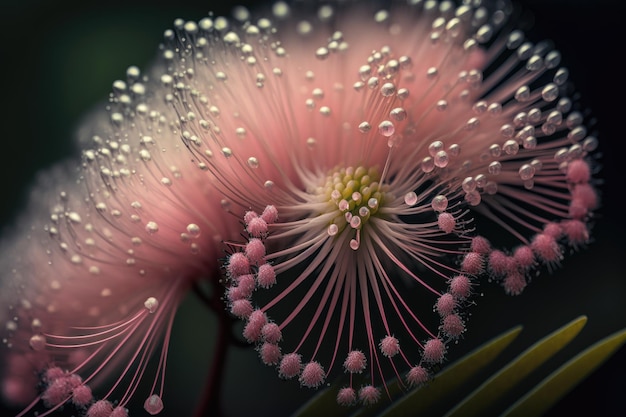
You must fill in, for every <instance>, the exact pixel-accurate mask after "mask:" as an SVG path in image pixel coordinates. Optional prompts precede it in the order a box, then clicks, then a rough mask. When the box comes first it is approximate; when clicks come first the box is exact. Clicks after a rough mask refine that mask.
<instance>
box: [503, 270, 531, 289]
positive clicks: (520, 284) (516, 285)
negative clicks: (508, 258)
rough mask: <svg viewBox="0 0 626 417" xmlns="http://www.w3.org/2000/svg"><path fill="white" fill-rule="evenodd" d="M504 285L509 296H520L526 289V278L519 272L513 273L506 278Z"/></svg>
mask: <svg viewBox="0 0 626 417" xmlns="http://www.w3.org/2000/svg"><path fill="white" fill-rule="evenodd" d="M502 285H503V286H504V291H505V292H506V293H507V294H509V295H520V294H521V293H522V291H524V288H526V278H525V277H524V275H523V274H522V273H520V272H519V271H513V272H511V273H510V274H509V275H507V276H506V278H505V279H504V282H503V283H502Z"/></svg>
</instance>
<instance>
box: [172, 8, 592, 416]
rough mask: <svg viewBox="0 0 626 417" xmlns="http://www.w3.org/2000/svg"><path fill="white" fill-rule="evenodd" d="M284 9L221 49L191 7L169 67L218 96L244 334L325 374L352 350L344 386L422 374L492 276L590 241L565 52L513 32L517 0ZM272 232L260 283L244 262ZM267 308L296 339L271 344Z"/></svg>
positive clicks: (316, 378) (587, 169)
mask: <svg viewBox="0 0 626 417" xmlns="http://www.w3.org/2000/svg"><path fill="white" fill-rule="evenodd" d="M360 6H363V5H360ZM273 12H274V16H272V18H271V20H267V19H260V20H253V21H252V22H250V23H246V24H244V25H243V29H240V28H238V27H233V26H229V27H227V28H226V27H225V26H224V29H223V30H222V31H221V32H219V33H215V32H212V33H214V34H215V35H212V36H215V38H213V37H211V38H212V40H210V41H208V46H206V47H204V46H198V45H197V44H198V41H197V39H203V37H204V33H205V32H203V28H205V30H207V29H209V28H213V27H214V26H215V25H216V24H217V21H215V22H213V21H211V24H209V23H208V21H203V22H200V23H199V24H198V25H196V24H192V23H186V24H184V25H182V24H181V32H179V34H178V36H177V37H176V39H185V40H184V41H182V45H179V46H178V48H177V49H175V47H174V46H170V47H169V48H165V52H164V54H165V55H168V54H170V55H173V58H172V59H171V62H172V71H171V72H170V73H169V74H168V75H166V76H165V78H166V80H167V81H168V82H170V83H171V84H172V86H176V85H178V87H176V88H174V89H173V95H174V100H173V101H172V103H173V105H174V106H175V107H176V108H177V109H178V112H179V113H180V114H185V112H186V111H187V106H188V104H187V103H191V102H198V101H199V102H201V103H203V104H205V109H206V110H205V111H204V112H203V114H202V115H195V117H196V118H197V119H200V120H203V121H204V122H202V121H201V122H198V123H189V132H190V135H192V136H193V135H195V136H196V137H197V138H198V140H191V139H189V140H188V141H187V142H188V146H189V148H190V149H192V151H193V152H194V154H195V155H196V156H197V158H198V160H200V161H202V162H203V163H204V164H206V166H207V167H208V168H207V169H208V170H209V171H210V172H212V173H214V175H215V176H216V178H217V181H216V187H217V188H218V190H219V191H220V192H221V193H222V194H223V195H224V196H225V198H226V200H227V201H228V202H229V204H230V209H231V210H232V211H233V212H239V213H240V216H241V218H242V219H243V222H244V229H245V232H247V234H248V235H249V240H248V241H247V242H232V252H233V253H232V255H231V256H230V258H229V261H227V264H226V270H227V275H228V277H229V280H230V288H229V290H228V292H227V299H228V302H229V306H230V309H231V311H232V313H233V314H234V315H235V316H237V317H239V318H241V319H243V320H244V321H245V322H246V326H245V330H244V336H245V337H246V339H247V340H248V341H250V342H251V343H255V344H256V345H257V346H258V347H259V349H260V352H261V357H262V359H263V362H265V363H266V364H268V365H271V366H275V364H276V355H277V352H279V350H278V349H279V348H280V352H281V354H282V355H283V356H282V360H281V362H280V364H279V365H278V366H277V369H278V374H279V376H281V377H283V378H288V379H291V378H294V379H295V378H296V377H297V378H298V380H299V381H300V384H301V385H303V386H306V387H317V386H318V385H320V384H321V383H323V382H324V381H326V380H329V379H330V378H332V375H333V373H335V374H337V373H340V372H341V371H342V368H344V369H343V370H346V371H347V372H348V373H349V374H350V380H349V382H348V386H346V387H344V388H343V389H342V390H341V391H340V392H339V394H338V397H337V399H338V402H339V403H340V404H346V405H348V404H352V403H354V402H355V401H357V398H358V399H360V400H361V402H362V403H364V404H371V403H374V402H376V401H377V400H378V398H379V397H380V395H379V391H378V389H377V388H376V386H377V385H379V384H384V381H385V380H386V379H387V378H389V376H391V375H401V372H406V370H408V373H406V377H405V381H406V384H407V385H419V384H421V383H423V382H424V381H425V376H426V375H428V369H429V368H430V367H431V366H432V365H433V364H437V363H440V362H442V361H443V360H444V358H445V353H446V351H447V349H448V344H449V342H450V341H453V340H456V339H457V338H459V337H461V336H462V334H463V332H464V331H465V328H466V320H467V316H466V314H465V313H464V309H465V307H466V305H467V304H468V299H469V297H471V294H472V287H473V286H474V285H475V284H476V279H477V278H478V277H483V276H488V277H489V278H490V279H496V280H498V282H500V283H501V284H502V285H503V287H504V289H505V291H506V292H507V293H510V294H519V293H521V292H522V291H523V289H524V287H525V286H526V284H527V282H528V277H529V276H530V275H531V273H534V272H533V270H534V269H536V268H537V267H538V266H541V265H544V264H545V265H548V266H550V267H554V266H556V265H557V264H558V263H559V262H560V260H561V258H562V256H563V252H564V251H563V249H564V247H566V246H568V245H569V246H573V247H579V246H581V245H584V244H585V243H586V242H587V240H588V236H589V232H588V223H589V219H590V218H591V215H592V210H593V209H594V208H596V206H597V195H596V193H595V191H594V188H593V185H592V182H593V180H592V173H593V170H594V166H593V162H592V161H591V160H590V158H589V157H588V155H589V153H590V152H592V151H593V150H594V149H595V147H596V145H597V140H596V139H595V138H594V137H593V136H590V135H588V132H587V129H586V127H585V125H584V117H583V115H582V114H581V113H579V112H577V111H576V110H575V107H574V104H573V103H572V101H571V100H570V99H569V98H567V97H566V96H563V95H562V94H563V93H564V91H565V90H564V88H563V86H564V84H565V83H566V82H567V78H568V72H567V70H566V69H565V68H561V67H559V62H560V55H559V53H558V52H557V51H555V50H552V49H551V48H550V47H549V45H548V44H546V43H539V44H536V45H535V44H532V43H530V42H528V41H526V40H525V39H524V35H523V34H522V33H521V32H519V31H513V32H508V31H506V30H505V29H504V28H505V26H506V23H507V16H508V10H496V9H495V8H494V7H493V6H488V7H486V8H483V7H481V8H474V7H473V6H469V5H462V6H458V7H456V6H455V7H451V3H441V4H438V3H435V2H430V3H428V2H427V3H421V2H417V4H416V5H415V6H405V5H400V4H395V3H394V4H393V6H392V7H391V8H390V9H389V10H380V11H376V10H369V9H367V7H360V8H359V9H358V10H357V9H356V7H354V8H353V7H350V6H345V7H342V6H338V7H332V6H321V7H320V8H319V9H318V10H317V13H316V14H312V15H307V14H304V12H303V11H301V10H299V8H298V7H296V8H295V9H293V10H290V8H289V7H288V6H287V5H286V4H284V3H277V4H276V5H275V6H274V8H273ZM270 22H271V23H270ZM209 30H210V29H209ZM176 45H178V44H176ZM218 51H219V52H218ZM216 54H217V55H216ZM192 62H193V63H194V65H192V64H191V63H192ZM190 69H192V70H193V76H188V75H186V74H187V71H188V70H190ZM177 75H178V76H177ZM196 125H199V126H198V127H193V126H196ZM202 129H206V131H208V132H210V133H209V134H206V135H202V134H201V133H200V132H202ZM196 132H199V133H196ZM268 212H271V213H272V216H271V219H269V218H266V217H269V216H268V215H267V214H266V213H268ZM275 213H277V214H278V216H276V215H275ZM259 241H262V242H264V243H265V249H264V250H262V251H261V250H259V253H263V255H264V256H263V257H260V256H255V257H254V258H251V257H249V258H248V260H249V262H246V265H249V269H246V270H245V275H246V276H248V275H249V274H253V275H255V277H256V280H257V282H256V286H255V289H254V290H253V291H252V292H250V291H249V288H248V290H246V291H245V292H246V294H249V296H245V297H242V296H241V293H242V292H243V290H241V291H240V290H239V282H240V279H241V278H240V277H241V276H242V274H243V272H242V273H241V274H240V273H239V272H237V271H235V269H236V268H235V267H236V266H237V265H240V264H242V263H243V262H242V259H243V258H242V255H243V256H246V253H247V252H248V249H247V247H248V246H247V245H252V244H253V243H254V245H258V242H259ZM244 248H245V249H244ZM269 268H271V269H273V271H274V273H273V274H272V279H271V280H267V281H266V280H265V279H264V278H262V277H261V275H262V274H261V270H262V269H263V270H264V271H267V270H269ZM433 311H434V314H433ZM260 318H262V320H261V319H260ZM259 320H260V321H259ZM257 321H259V322H257ZM267 323H273V324H275V325H276V326H277V327H278V328H279V329H280V330H281V334H282V339H281V341H280V342H276V343H274V342H273V343H271V345H272V353H273V354H272V355H268V356H267V357H266V355H264V354H263V352H265V351H266V349H267V347H266V346H267V345H266V343H267V341H266V340H264V339H263V337H262V336H261V333H260V330H259V329H260V327H261V326H262V325H265V324H267ZM359 352H364V353H365V357H364V358H362V360H360V361H356V360H355V359H356V358H359V357H360V355H359V354H358V353H359ZM268 359H269V360H268ZM342 364H344V365H343V366H342ZM345 364H348V365H347V366H346V365H345ZM361 364H362V365H361ZM356 372H359V373H360V372H366V373H367V374H369V378H370V379H371V385H367V386H364V387H359V386H355V383H353V378H352V374H353V373H356ZM357 392H358V396H357Z"/></svg>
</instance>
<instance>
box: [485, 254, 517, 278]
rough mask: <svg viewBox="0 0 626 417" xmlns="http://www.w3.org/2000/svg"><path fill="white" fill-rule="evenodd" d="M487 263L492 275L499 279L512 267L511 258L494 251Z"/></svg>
mask: <svg viewBox="0 0 626 417" xmlns="http://www.w3.org/2000/svg"><path fill="white" fill-rule="evenodd" d="M487 262H488V266H489V270H490V271H491V273H492V274H494V275H495V276H498V277H500V276H502V275H505V274H506V273H507V271H508V270H509V267H510V265H511V259H510V258H509V256H507V255H506V254H505V253H504V252H502V251H499V250H494V251H492V252H491V253H490V254H489V258H488V261H487Z"/></svg>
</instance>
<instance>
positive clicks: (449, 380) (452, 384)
mask: <svg viewBox="0 0 626 417" xmlns="http://www.w3.org/2000/svg"><path fill="white" fill-rule="evenodd" d="M521 330H522V327H521V326H516V327H514V328H512V329H511V330H509V331H507V332H505V333H503V334H501V335H500V336H498V337H496V338H495V339H492V340H491V341H489V342H487V343H485V344H484V345H482V346H481V347H479V348H477V349H476V350H474V351H473V352H472V353H470V354H468V355H466V356H464V357H463V358H461V359H459V360H458V361H456V362H455V363H454V364H452V365H450V366H449V367H447V368H446V369H445V370H443V371H442V372H440V373H439V374H437V375H436V376H435V377H434V378H433V380H432V381H431V382H430V383H429V384H428V385H426V386H423V387H422V388H420V389H418V390H415V391H413V392H411V393H409V394H407V395H406V396H405V397H403V398H401V399H400V400H398V401H396V402H395V403H394V404H392V405H391V406H390V407H389V408H388V409H387V410H385V412H384V413H383V414H382V415H383V416H393V415H422V414H424V413H426V412H427V411H428V410H430V409H431V407H432V406H433V405H435V404H437V403H439V404H441V403H443V404H445V403H446V399H447V398H448V396H449V395H450V393H451V392H453V391H455V390H457V389H458V388H459V387H460V386H462V385H463V383H464V382H466V381H467V380H468V379H469V378H470V377H471V376H472V375H474V374H475V373H477V372H478V371H480V370H481V369H483V368H484V367H485V366H486V365H488V364H489V363H490V362H491V361H493V360H494V359H495V358H496V356H498V354H499V353H500V352H502V350H504V348H506V347H507V346H508V345H509V344H510V343H511V342H512V341H513V340H514V339H515V338H516V337H517V335H518V334H519V333H520V331H521ZM379 404H383V405H386V404H385V402H384V401H380V403H379ZM376 410H377V409H376V408H374V407H369V408H363V409H361V410H360V412H359V413H357V415H358V416H367V415H372V414H375V411H376Z"/></svg>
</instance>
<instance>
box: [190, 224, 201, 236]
mask: <svg viewBox="0 0 626 417" xmlns="http://www.w3.org/2000/svg"><path fill="white" fill-rule="evenodd" d="M187 232H189V234H190V235H191V236H192V237H198V236H200V226H198V225H197V224H194V223H190V224H188V225H187Z"/></svg>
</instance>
